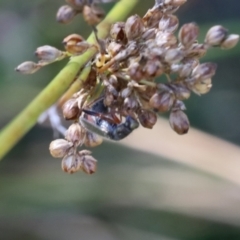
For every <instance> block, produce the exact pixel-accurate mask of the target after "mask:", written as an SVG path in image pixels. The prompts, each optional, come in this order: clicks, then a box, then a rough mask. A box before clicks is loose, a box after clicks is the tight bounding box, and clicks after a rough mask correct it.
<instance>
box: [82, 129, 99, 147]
mask: <svg viewBox="0 0 240 240" xmlns="http://www.w3.org/2000/svg"><path fill="white" fill-rule="evenodd" d="M102 142H103V139H102V138H101V137H100V136H99V135H97V134H95V133H92V132H89V131H87V132H86V138H85V141H84V145H85V146H86V147H96V146H98V145H100V144H102Z"/></svg>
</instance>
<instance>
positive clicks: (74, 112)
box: [62, 98, 81, 120]
mask: <svg viewBox="0 0 240 240" xmlns="http://www.w3.org/2000/svg"><path fill="white" fill-rule="evenodd" d="M62 111H63V116H64V118H65V119H66V120H74V119H77V118H78V117H79V115H80V113H81V111H80V109H79V108H78V102H77V100H76V99H75V98H71V99H69V100H67V101H66V102H65V103H64V104H63V106H62Z"/></svg>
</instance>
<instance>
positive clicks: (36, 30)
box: [0, 0, 240, 240]
mask: <svg viewBox="0 0 240 240" xmlns="http://www.w3.org/2000/svg"><path fill="white" fill-rule="evenodd" d="M129 1H131V0H129ZM153 2H154V1H153V0H151V1H150V0H149V1H145V0H140V1H139V5H138V7H137V8H136V9H135V11H134V12H135V13H138V14H140V15H143V14H144V13H145V12H146V10H147V9H148V8H150V7H151V6H152V5H153ZM63 4H64V1H63V0H61V1H60V0H59V1H49V0H35V1H26V0H1V1H0V62H1V64H0V76H1V77H0V96H1V101H0V112H1V114H0V127H1V128H2V127H4V126H5V125H6V124H7V123H8V122H9V121H10V120H11V119H12V118H13V117H14V116H15V115H16V114H17V113H19V112H20V111H21V110H22V109H23V108H24V107H25V106H26V105H27V104H28V103H29V102H30V101H31V100H32V99H33V98H34V97H35V96H36V95H37V94H38V93H39V92H40V91H41V89H43V88H44V86H46V84H47V83H48V82H49V81H50V80H51V79H52V78H53V77H54V76H55V75H56V74H57V73H58V72H59V70H60V69H61V68H62V67H63V66H64V65H65V64H66V62H64V61H63V62H59V63H56V64H53V65H50V66H48V67H45V68H44V69H42V70H41V71H39V72H37V73H36V74H34V75H29V76H22V75H20V74H17V73H15V72H14V68H15V67H16V66H17V65H18V64H19V63H21V62H23V61H25V60H35V57H34V56H33V52H34V51H35V49H36V48H37V47H38V46H41V45H45V44H48V45H53V46H56V47H58V48H62V46H61V41H62V39H63V38H64V37H65V36H67V35H68V34H70V33H74V32H76V33H80V34H82V35H84V36H86V37H87V36H88V34H89V33H90V29H89V28H88V27H87V26H86V25H85V24H84V23H83V21H82V18H81V17H80V16H79V17H77V18H76V19H75V21H74V22H73V23H71V24H70V25H60V24H58V23H56V21H55V13H56V11H57V9H58V8H59V7H60V6H61V5H63ZM112 5H113V4H108V5H107V6H105V8H106V9H110V8H111V6H112ZM239 12H240V2H239V1H237V0H228V1H219V0H211V1H209V0H195V1H190V0H189V1H188V3H187V4H185V5H184V6H183V7H182V8H181V9H180V10H179V11H178V12H177V15H178V16H179V18H180V23H181V24H184V23H187V22H192V21H194V22H196V23H198V24H199V26H200V28H201V37H200V39H201V40H202V39H203V37H204V34H205V33H206V31H207V29H208V28H209V27H210V26H212V25H217V24H221V25H224V26H225V27H226V28H228V29H229V30H230V32H233V33H238V34H240V15H239ZM204 60H205V61H214V62H216V63H217V64H218V71H217V74H216V76H215V77H214V79H213V88H212V90H211V91H210V93H209V94H207V95H204V96H202V97H198V96H194V95H193V96H192V97H191V98H190V100H189V101H187V102H186V106H187V114H188V116H189V119H190V121H191V125H192V126H193V127H196V128H198V129H200V130H202V131H205V132H208V133H210V134H213V135H215V136H217V137H220V138H223V139H225V140H228V141H230V142H232V143H235V144H238V145H239V144H240V126H239V123H240V108H239V103H240V64H239V63H240V45H238V46H237V47H236V48H234V49H233V50H230V51H220V50H218V49H213V50H211V51H210V52H209V54H208V55H207V56H206V57H205V59H204ZM151 134H157V135H159V139H160V140H161V141H164V136H161V135H160V134H159V133H157V132H154V130H153V131H149V136H146V138H147V140H148V141H151ZM52 138H53V133H52V130H51V129H47V128H43V127H41V126H36V127H34V128H33V129H32V130H31V131H30V132H29V133H28V134H27V135H26V136H25V137H24V138H23V139H22V140H21V141H20V143H19V144H18V145H17V146H15V147H14V149H12V151H11V152H10V153H9V154H8V155H7V156H6V157H5V159H4V160H3V161H2V162H1V164H0V239H1V240H5V239H7V240H8V239H9V240H14V239H18V240H23V239H24V240H28V239H30V240H35V239H36V240H42V239H44V240H45V239H47V240H48V239H49V240H55V239H56V240H65V239H68V240H75V239H81V240H85V239H87V240H95V239H96V240H102V239H104V240H112V239H117V240H118V239H126V240H127V239H129V240H135V239H138V240H142V239H150V240H151V239H152V240H155V239H156V240H159V239H160V240H161V239H162V240H176V239H184V240H185V239H186V240H190V239H194V240H198V239H199V240H212V239H218V240H219V239H221V240H222V239H223V240H228V239H229V240H234V239H240V212H239V209H240V186H238V185H234V184H233V183H230V182H227V181H224V180H222V179H219V178H216V177H214V176H211V175H209V174H205V173H203V172H201V171H198V170H197V169H193V168H190V167H188V166H186V165H183V164H180V163H176V162H173V161H170V160H169V159H164V158H163V157H161V156H155V155H152V154H149V153H145V152H141V151H139V150H133V149H130V148H127V147H123V146H122V145H121V146H120V145H117V144H112V143H104V144H102V146H100V147H98V148H96V149H94V156H95V157H96V158H97V159H98V160H99V162H98V171H97V173H96V174H95V175H93V176H87V175H85V174H83V173H77V174H74V175H68V174H65V173H63V172H62V170H61V167H60V161H59V160H56V159H53V158H52V157H51V156H50V154H49V151H48V146H49V143H50V141H51V140H52ZM179 141H181V139H180V138H179ZM0 147H1V143H0ZM203 151H204V150H203ZM227 161H228V159H227V158H226V162H227ZM239 161H240V156H239ZM239 173H240V169H239ZM239 175H240V174H239Z"/></svg>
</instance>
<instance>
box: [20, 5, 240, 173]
mask: <svg viewBox="0 0 240 240" xmlns="http://www.w3.org/2000/svg"><path fill="white" fill-rule="evenodd" d="M112 1H114V0H66V2H67V3H68V4H69V5H70V6H69V5H64V6H62V7H60V9H59V10H58V13H57V20H58V21H59V22H61V23H69V22H71V21H72V20H73V19H74V17H75V16H76V15H77V14H83V18H84V19H85V21H86V22H87V23H88V24H89V25H91V26H93V30H94V33H95V37H96V42H97V44H95V45H91V44H89V43H88V42H87V41H86V40H84V38H83V37H82V36H81V35H79V34H70V35H69V36H67V37H66V38H65V39H64V40H63V44H64V47H65V50H66V51H61V50H58V49H56V48H54V47H51V46H48V45H45V46H42V47H39V48H37V50H36V55H37V57H38V58H39V59H40V61H39V62H38V63H34V62H24V63H22V64H20V65H19V66H18V67H17V68H16V70H17V71H19V72H21V73H24V74H31V73H34V72H36V71H37V70H39V69H40V68H41V67H43V66H44V65H46V64H49V63H51V62H54V61H57V60H60V59H62V58H65V57H74V56H75V55H80V54H82V53H84V52H85V51H87V50H88V49H89V48H90V47H95V48H96V49H97V53H96V54H95V55H94V56H93V58H92V59H90V61H89V62H88V64H87V65H86V68H85V69H87V68H88V67H89V68H90V71H89V76H88V78H86V79H84V80H82V82H81V83H82V84H81V88H80V87H79V88H80V89H79V88H78V89H76V91H75V92H74V94H72V95H71V96H70V97H68V99H69V100H67V101H66V102H65V103H64V104H63V106H62V110H63V116H64V118H65V119H66V120H73V121H74V122H73V123H72V125H70V127H69V128H68V130H67V132H66V135H65V139H57V140H55V141H53V142H52V143H51V144H50V152H51V154H52V155H53V156H54V157H60V158H63V159H62V168H63V170H64V171H66V172H68V173H74V172H76V171H79V170H83V171H84V172H86V173H88V174H91V173H94V172H95V171H96V160H95V159H94V158H93V157H92V156H91V152H89V151H87V150H81V151H79V149H78V148H79V147H82V146H83V145H85V146H87V147H95V146H97V145H99V144H101V143H102V137H106V138H109V139H111V140H116V141H117V140H121V139H123V138H124V137H127V136H128V135H129V134H131V133H132V132H133V131H134V130H135V129H136V128H138V127H139V123H140V124H141V125H142V126H143V127H145V128H149V129H152V128H153V127H154V125H155V124H156V122H157V114H160V113H162V112H170V116H169V123H170V126H171V128H172V129H173V130H174V131H175V132H176V133H178V134H180V135H182V134H186V133H187V132H188V130H189V127H190V123H189V120H188V117H187V115H186V113H185V112H184V111H185V110H186V107H185V105H184V102H183V101H184V100H187V99H189V98H190V96H191V93H196V94H198V95H201V94H206V93H207V92H209V91H210V89H211V87H212V78H213V77H214V75H215V73H216V68H217V67H216V64H214V63H211V62H207V63H201V61H200V60H201V58H202V57H203V56H204V55H205V54H206V53H207V51H208V50H209V48H211V47H219V48H222V49H230V48H233V47H234V46H236V44H237V43H238V41H239V35H237V34H229V33H228V30H227V29H225V28H224V27H222V26H220V25H217V26H213V27H212V28H210V29H209V30H208V32H207V33H206V37H205V40H204V42H203V43H200V42H198V35H199V27H198V25H197V24H196V23H187V24H184V25H183V26H181V27H180V29H179V31H178V28H179V19H178V17H177V16H176V15H175V12H176V11H177V10H178V9H179V8H180V7H181V6H182V5H183V4H184V3H185V2H186V0H155V4H154V6H153V7H152V8H151V9H149V10H148V11H147V12H146V14H145V15H144V16H143V17H141V16H139V15H136V14H135V15H132V16H129V17H128V18H127V20H126V22H116V23H114V24H112V26H111V27H110V30H109V36H108V37H107V38H106V39H99V38H98V31H97V28H96V27H95V25H96V24H97V23H99V22H100V21H101V19H102V18H103V16H104V12H103V10H102V9H101V7H100V4H102V3H107V2H112ZM79 71H80V70H79ZM159 76H161V78H160V79H157V78H158V77H159ZM76 78H77V79H78V76H76ZM163 79H164V80H163ZM78 80H80V79H78Z"/></svg>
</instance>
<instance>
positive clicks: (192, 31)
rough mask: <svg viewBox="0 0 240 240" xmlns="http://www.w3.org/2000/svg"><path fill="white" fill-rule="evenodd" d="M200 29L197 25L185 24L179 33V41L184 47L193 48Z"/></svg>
mask: <svg viewBox="0 0 240 240" xmlns="http://www.w3.org/2000/svg"><path fill="white" fill-rule="evenodd" d="M198 34H199V28H198V26H197V25H196V24H195V23H188V24H184V25H183V26H182V27H181V29H180V30H179V33H178V38H179V41H180V42H181V43H182V45H183V46H185V47H189V46H191V45H192V44H193V43H194V42H195V41H196V40H197V38H198Z"/></svg>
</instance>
